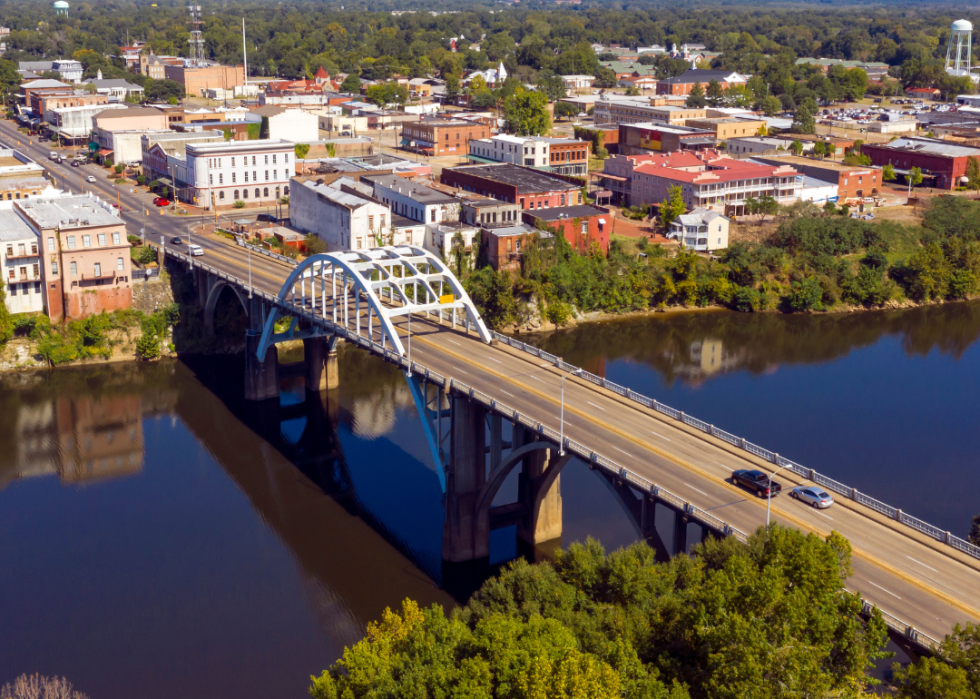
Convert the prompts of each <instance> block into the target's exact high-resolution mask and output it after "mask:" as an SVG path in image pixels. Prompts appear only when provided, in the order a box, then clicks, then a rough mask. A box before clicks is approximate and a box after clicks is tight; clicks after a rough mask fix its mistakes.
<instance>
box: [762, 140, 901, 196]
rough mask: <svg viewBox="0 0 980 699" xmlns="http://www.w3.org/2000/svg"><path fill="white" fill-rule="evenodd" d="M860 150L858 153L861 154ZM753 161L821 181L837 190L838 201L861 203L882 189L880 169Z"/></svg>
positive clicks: (783, 158)
mask: <svg viewBox="0 0 980 699" xmlns="http://www.w3.org/2000/svg"><path fill="white" fill-rule="evenodd" d="M863 148H864V147H863V146H862V150H861V152H862V153H863V152H864V150H863ZM753 160H754V161H756V162H759V163H765V164H766V165H788V166H790V167H792V168H793V169H795V170H798V171H799V172H802V173H803V174H804V175H805V176H807V177H811V178H813V179H815V180H822V181H824V182H826V183H828V184H830V185H836V186H837V197H838V198H839V199H841V200H847V199H860V198H863V197H870V196H873V195H876V194H878V193H879V188H880V187H881V185H882V180H881V168H880V167H866V166H863V165H861V166H853V165H844V164H843V163H837V162H834V161H832V160H814V159H813V158H799V157H796V156H794V155H788V154H787V155H777V156H773V155H759V156H756V157H754V158H753Z"/></svg>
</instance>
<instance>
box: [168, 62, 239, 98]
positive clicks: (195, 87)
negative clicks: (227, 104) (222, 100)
mask: <svg viewBox="0 0 980 699" xmlns="http://www.w3.org/2000/svg"><path fill="white" fill-rule="evenodd" d="M163 70H164V76H165V77H166V79H167V80H173V81H174V82H178V83H180V84H181V85H183V86H184V92H186V93H187V94H188V95H189V96H191V97H203V96H204V93H205V92H206V91H207V89H208V88H212V87H214V88H220V89H222V90H233V89H234V88H236V87H238V86H240V85H244V84H245V69H244V67H242V66H225V65H220V64H217V63H215V64H208V65H196V64H194V63H192V62H191V61H189V60H188V61H186V62H184V63H181V64H179V65H169V64H168V65H164V69H163Z"/></svg>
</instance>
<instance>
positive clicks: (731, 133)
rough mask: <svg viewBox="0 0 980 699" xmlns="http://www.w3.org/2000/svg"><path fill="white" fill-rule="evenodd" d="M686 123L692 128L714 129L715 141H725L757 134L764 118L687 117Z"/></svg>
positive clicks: (763, 122)
mask: <svg viewBox="0 0 980 699" xmlns="http://www.w3.org/2000/svg"><path fill="white" fill-rule="evenodd" d="M687 125H688V126H689V127H691V128H692V129H703V130H705V131H714V133H715V141H716V142H719V143H720V142H721V141H727V140H728V139H730V138H737V137H745V136H757V135H758V134H759V132H760V131H762V130H763V128H764V127H765V126H766V122H765V120H764V119H761V118H757V117H738V116H736V117H722V118H714V119H710V118H705V119H688V120H687Z"/></svg>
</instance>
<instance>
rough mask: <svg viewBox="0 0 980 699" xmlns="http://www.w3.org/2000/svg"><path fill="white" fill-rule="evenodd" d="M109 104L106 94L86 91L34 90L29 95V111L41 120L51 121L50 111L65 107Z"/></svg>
mask: <svg viewBox="0 0 980 699" xmlns="http://www.w3.org/2000/svg"><path fill="white" fill-rule="evenodd" d="M103 104H109V98H108V96H106V95H99V94H91V93H88V92H75V91H74V90H72V91H65V92H60V93H58V92H56V93H50V92H49V93H41V92H35V93H33V94H32V95H31V104H30V107H31V111H32V112H34V113H35V114H37V115H38V116H40V117H41V120H42V121H46V122H48V123H50V122H51V112H52V111H54V110H55V109H64V108H65V107H94V106H98V105H103Z"/></svg>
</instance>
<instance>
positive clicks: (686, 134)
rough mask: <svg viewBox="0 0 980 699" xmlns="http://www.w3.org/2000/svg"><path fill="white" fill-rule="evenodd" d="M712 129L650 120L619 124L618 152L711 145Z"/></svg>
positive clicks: (627, 153)
mask: <svg viewBox="0 0 980 699" xmlns="http://www.w3.org/2000/svg"><path fill="white" fill-rule="evenodd" d="M717 141H718V137H717V136H716V135H715V132H714V131H709V130H707V129H698V128H694V127H693V126H668V125H660V124H653V123H650V122H645V123H640V124H620V125H619V144H618V147H619V152H620V153H622V154H624V155H636V154H643V153H671V152H673V151H677V150H692V151H698V150H706V149H709V148H714V147H715V144H716V143H717Z"/></svg>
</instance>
